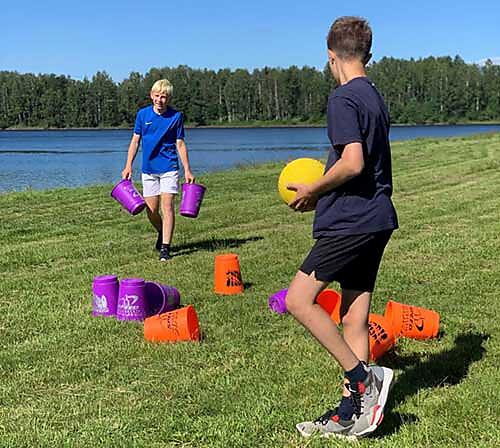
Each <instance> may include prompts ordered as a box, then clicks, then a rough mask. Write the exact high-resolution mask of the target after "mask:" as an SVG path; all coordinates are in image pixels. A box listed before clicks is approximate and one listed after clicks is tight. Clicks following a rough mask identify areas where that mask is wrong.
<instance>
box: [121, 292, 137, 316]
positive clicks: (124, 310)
mask: <svg viewBox="0 0 500 448" xmlns="http://www.w3.org/2000/svg"><path fill="white" fill-rule="evenodd" d="M118 307H119V308H120V314H122V315H125V316H128V317H142V314H143V312H142V309H141V305H140V303H139V296H136V295H129V294H125V296H124V297H120V304H119V305H118Z"/></svg>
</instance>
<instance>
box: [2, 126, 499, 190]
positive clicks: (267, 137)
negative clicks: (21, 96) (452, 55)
mask: <svg viewBox="0 0 500 448" xmlns="http://www.w3.org/2000/svg"><path fill="white" fill-rule="evenodd" d="M483 132H500V125H453V126H451V125H450V126H401V127H399V126H393V127H392V128H391V140H392V141H396V140H408V139H414V138H418V137H452V136H463V135H469V134H475V133H483ZM131 135H132V132H131V131H129V130H102V131H99V130H84V131H77V130H57V131H0V192H6V191H14V190H25V189H27V188H33V189H47V188H57V187H78V186H83V185H95V184H105V183H115V182H117V181H118V180H119V179H120V174H121V170H122V169H123V165H124V163H125V159H126V155H127V149H128V143H129V141H130V137H131ZM186 143H187V146H188V150H189V158H190V163H191V168H192V171H193V173H194V174H195V176H197V177H200V174H203V173H206V172H209V171H219V170H224V169H228V168H232V167H235V166H238V165H246V164H255V163H262V162H267V161H287V160H292V159H296V158H299V157H313V158H322V157H326V153H327V151H328V148H329V146H330V144H329V141H328V137H327V133H326V129H325V128H298V127H293V128H221V129H215V128H209V129H199V128H198V129H187V130H186ZM140 159H141V153H140V152H139V153H138V155H137V157H136V160H135V163H134V179H138V178H139V176H140V166H141V160H140Z"/></svg>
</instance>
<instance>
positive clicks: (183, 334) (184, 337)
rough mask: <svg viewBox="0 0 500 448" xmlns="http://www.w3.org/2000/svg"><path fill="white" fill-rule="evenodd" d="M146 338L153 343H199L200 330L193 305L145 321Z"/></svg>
mask: <svg viewBox="0 0 500 448" xmlns="http://www.w3.org/2000/svg"><path fill="white" fill-rule="evenodd" d="M144 338H145V339H146V340H148V341H151V342H177V341H198V340H199V339H200V329H199V324H198V316H197V315H196V311H195V310H194V307H193V305H188V306H185V307H183V308H179V309H176V310H174V311H170V312H168V313H163V314H157V315H155V316H151V317H148V318H147V319H145V320H144Z"/></svg>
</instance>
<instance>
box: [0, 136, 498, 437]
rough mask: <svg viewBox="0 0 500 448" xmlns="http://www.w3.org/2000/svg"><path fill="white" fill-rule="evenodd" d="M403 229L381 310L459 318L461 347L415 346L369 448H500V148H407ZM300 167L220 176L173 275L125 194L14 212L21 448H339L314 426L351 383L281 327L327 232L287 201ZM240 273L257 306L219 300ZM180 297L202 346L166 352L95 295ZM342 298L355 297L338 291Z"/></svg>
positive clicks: (384, 272) (6, 222) (21, 206)
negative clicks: (104, 278) (289, 178)
mask: <svg viewBox="0 0 500 448" xmlns="http://www.w3.org/2000/svg"><path fill="white" fill-rule="evenodd" d="M393 162H394V163H393V165H394V183H395V195H394V202H395V204H396V207H397V210H398V213H399V220H400V226H401V228H400V230H398V231H397V232H395V234H394V236H393V238H392V240H391V242H390V244H389V246H388V249H387V251H386V254H385V256H384V260H383V262H382V268H381V271H380V275H379V279H378V283H377V288H376V291H375V294H374V304H373V310H374V311H375V312H380V313H382V312H383V310H384V308H385V303H386V302H387V300H389V299H394V300H397V301H400V302H403V303H409V304H414V305H418V306H423V307H428V308H431V309H434V310H436V311H438V312H439V313H440V315H441V331H442V334H441V337H440V338H439V339H435V340H430V341H416V340H410V339H400V340H399V342H398V343H397V346H396V348H395V350H394V352H393V353H390V354H388V355H387V356H386V357H385V359H383V364H385V365H387V366H389V367H392V368H394V369H395V371H396V382H395V385H394V389H393V392H392V395H391V398H390V402H389V404H388V409H387V412H386V417H385V420H384V422H383V424H382V426H381V427H380V428H379V430H378V431H377V432H376V433H375V434H374V435H373V436H372V437H370V438H369V439H363V440H361V441H359V442H358V444H357V446H361V447H363V446H373V447H378V446H384V447H428V446H436V447H462V446H463V447H469V446H471V447H472V446H480V447H497V446H499V445H500V417H499V414H500V411H499V408H498V400H499V398H500V396H499V390H500V389H499V386H498V385H499V384H500V369H499V363H500V342H499V336H500V325H499V317H498V316H499V314H500V312H499V308H500V302H499V296H500V263H499V255H500V135H499V134H494V135H483V136H474V137H467V138H455V139H446V140H442V139H434V140H429V139H425V140H415V141H410V142H403V143H396V144H394V145H393ZM280 169H281V165H278V164H271V165H263V166H257V167H247V168H242V169H238V170H233V171H228V172H223V173H215V174H210V175H206V176H202V177H201V178H200V180H201V181H202V182H203V183H204V184H205V185H206V186H207V187H208V191H207V194H206V197H205V200H204V203H203V206H202V210H201V213H200V216H199V218H198V219H196V220H193V219H187V218H182V217H180V218H179V219H178V223H177V229H176V236H175V247H176V252H175V253H174V255H175V257H174V258H173V259H172V260H171V261H169V262H168V263H167V264H160V263H159V262H158V261H157V254H156V252H154V251H153V250H152V247H153V244H154V240H155V238H154V236H153V233H152V232H151V231H150V228H149V224H148V223H147V220H146V217H145V215H142V214H141V215H139V216H136V217H131V216H129V215H128V214H126V213H125V212H123V211H121V210H120V207H119V206H118V204H117V203H115V202H114V201H113V200H112V199H111V198H110V197H109V191H110V189H111V185H106V186H102V187H92V188H79V189H73V190H70V189H63V190H53V191H46V192H36V191H26V192H22V193H9V194H3V195H0V210H1V211H2V214H1V218H0V245H1V254H2V256H1V258H0V347H1V350H0V446H1V447H60V446H68V447H97V446H100V447H125V446H126V447H174V446H178V447H254V446H255V447H256V446H259V447H298V446H308V447H323V446H346V445H347V443H346V442H344V441H342V440H328V441H326V440H322V439H311V440H305V439H301V438H300V436H299V435H298V434H297V433H296V431H295V428H294V426H295V423H296V422H298V421H302V420H305V419H311V418H314V417H317V416H318V415H320V414H321V413H323V412H324V411H325V409H326V408H328V407H330V406H332V405H333V404H335V403H336V401H337V399H338V394H339V390H340V385H341V370H340V368H339V367H338V366H337V365H336V364H335V363H334V362H333V360H332V359H331V358H330V357H329V356H328V354H327V353H326V352H325V351H323V350H322V349H321V348H320V347H319V346H318V345H317V344H316V342H315V341H313V339H312V338H311V337H310V336H309V335H308V334H307V333H306V331H305V330H304V329H303V328H302V327H301V326H299V325H298V324H297V323H296V322H295V321H294V320H293V318H292V317H291V316H289V315H285V316H280V315H277V314H273V313H271V312H270V311H269V310H268V308H267V298H268V296H269V295H270V294H271V293H273V292H275V291H277V290H279V289H282V288H284V287H287V286H288V283H289V281H290V280H291V278H292V277H293V275H294V274H295V271H296V269H297V267H298V265H299V264H300V262H301V261H302V259H303V258H304V256H305V255H306V253H307V251H308V249H309V247H310V245H311V243H312V239H311V221H312V217H313V216H312V214H297V213H294V212H293V211H291V210H289V209H288V208H287V207H286V206H285V205H284V204H283V203H282V202H281V200H280V199H279V197H278V195H277V192H276V183H277V177H278V175H279V171H280ZM225 252H236V253H237V254H238V255H239V259H240V263H241V270H242V276H243V280H244V281H245V283H246V290H245V293H244V294H243V295H240V296H226V297H224V296H217V295H215V294H214V293H213V291H212V289H213V262H214V256H215V255H216V254H220V253H225ZM106 273H114V274H117V275H118V276H119V277H120V278H123V277H144V278H146V279H148V280H155V281H160V282H162V283H165V284H169V285H173V286H175V287H177V288H178V289H179V290H180V292H181V298H182V302H183V303H184V304H193V305H194V306H195V309H196V311H197V313H198V317H199V320H200V327H201V330H202V333H203V340H202V342H201V343H177V344H166V345H165V344H151V343H147V342H146V341H144V339H143V334H142V331H143V328H142V325H141V324H140V323H131V322H118V321H116V320H115V319H104V318H93V317H92V316H91V302H92V292H91V286H92V279H93V277H94V276H95V275H99V274H106ZM333 287H337V285H336V284H333Z"/></svg>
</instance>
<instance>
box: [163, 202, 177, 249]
mask: <svg viewBox="0 0 500 448" xmlns="http://www.w3.org/2000/svg"><path fill="white" fill-rule="evenodd" d="M174 203H175V195H174V194H172V193H162V194H161V212H162V215H163V244H170V242H171V241H172V235H173V233H174V227H175V211H174Z"/></svg>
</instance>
